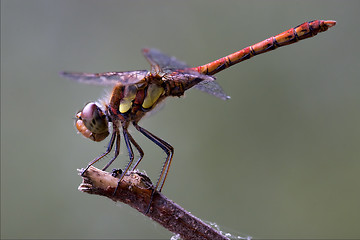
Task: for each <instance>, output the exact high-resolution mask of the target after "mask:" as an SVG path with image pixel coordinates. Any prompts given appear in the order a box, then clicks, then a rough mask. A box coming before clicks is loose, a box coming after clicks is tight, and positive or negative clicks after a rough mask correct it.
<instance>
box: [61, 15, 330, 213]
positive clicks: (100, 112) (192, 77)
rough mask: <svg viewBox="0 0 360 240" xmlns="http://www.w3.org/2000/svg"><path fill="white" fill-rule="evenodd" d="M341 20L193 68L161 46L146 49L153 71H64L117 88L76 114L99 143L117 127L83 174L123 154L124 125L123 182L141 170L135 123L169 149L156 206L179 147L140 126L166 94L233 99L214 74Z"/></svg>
mask: <svg viewBox="0 0 360 240" xmlns="http://www.w3.org/2000/svg"><path fill="white" fill-rule="evenodd" d="M335 24H336V22H335V21H331V20H328V21H324V20H315V21H311V22H306V23H303V24H301V25H299V26H297V27H294V28H291V29H289V30H287V31H285V32H283V33H280V34H278V35H276V36H274V37H270V38H268V39H266V40H264V41H262V42H259V43H256V44H254V45H252V46H249V47H246V48H244V49H242V50H240V51H238V52H235V53H232V54H230V55H228V56H226V57H223V58H220V59H218V60H216V61H213V62H210V63H208V64H205V65H202V66H198V67H193V68H191V67H188V66H187V65H186V64H185V63H183V62H181V61H179V60H177V59H176V58H174V57H169V56H167V55H165V54H163V53H161V52H160V51H158V50H155V49H143V50H142V53H143V55H144V56H145V58H146V59H147V60H148V62H149V63H150V65H151V71H147V70H139V71H129V72H106V73H95V74H88V73H77V72H63V73H62V75H63V76H64V77H66V78H70V79H72V80H75V81H78V82H82V83H89V84H96V85H104V86H113V90H112V93H111V94H110V96H109V98H108V99H107V100H105V101H104V102H101V103H98V102H90V103H88V104H86V105H85V107H84V108H83V109H82V110H81V111H79V112H78V113H77V115H76V123H75V125H76V128H77V130H78V131H79V132H80V133H81V134H82V135H83V136H85V137H86V138H89V139H91V140H93V141H96V142H100V141H102V140H104V139H105V138H106V137H107V136H108V135H109V127H110V126H112V134H111V137H110V142H109V144H108V147H107V149H106V151H105V153H104V154H102V155H101V156H99V157H97V158H95V159H94V160H93V161H91V162H90V163H89V164H88V165H87V167H86V168H85V169H84V170H83V172H82V174H84V173H85V171H87V169H88V168H89V167H90V166H91V165H93V164H94V163H96V162H97V161H99V160H100V159H102V158H103V157H104V156H106V155H107V154H109V153H110V151H111V150H112V148H113V146H114V144H115V154H114V157H113V158H112V159H111V160H110V161H109V162H108V164H106V165H105V167H104V168H103V170H104V171H105V170H106V169H107V168H108V167H109V166H110V165H111V164H112V162H113V161H114V160H115V159H116V158H117V156H118V155H119V150H120V136H121V135H120V130H122V134H123V138H124V141H125V144H126V147H127V150H128V152H129V157H130V161H129V163H128V164H127V166H126V168H125V169H124V170H123V171H122V172H121V175H120V179H119V183H120V181H121V179H122V178H123V177H124V175H125V174H126V173H127V172H128V171H129V170H135V169H136V167H137V166H138V164H139V163H140V161H141V160H142V158H143V156H144V152H143V150H142V149H141V147H140V146H139V144H138V143H137V142H136V141H135V140H134V139H133V137H132V136H131V135H130V133H129V131H128V127H129V125H130V124H132V125H133V126H134V127H135V128H136V129H137V130H138V131H139V132H141V133H142V134H143V135H144V136H145V137H147V138H148V139H150V140H151V141H152V142H154V143H155V144H156V145H158V146H159V147H160V148H161V149H162V150H164V152H165V153H166V155H167V157H166V160H165V163H164V165H163V167H162V170H161V174H160V176H159V178H158V180H157V182H156V185H155V187H154V189H153V192H152V196H151V199H150V203H149V208H150V204H151V200H152V197H153V195H154V192H155V191H156V190H158V191H161V189H162V188H163V186H164V183H165V180H166V177H167V174H168V171H169V168H170V164H171V160H172V158H173V153H174V148H173V147H172V146H171V145H170V144H169V143H167V142H165V141H164V140H162V139H161V138H159V137H157V136H155V135H154V134H152V133H150V132H149V131H148V130H146V129H144V128H142V127H140V126H139V125H138V122H139V121H140V120H141V119H142V118H143V117H144V115H145V114H146V113H148V112H149V111H151V110H153V109H154V107H155V106H156V105H158V104H159V103H160V102H162V101H163V100H164V99H165V98H167V97H169V96H176V97H180V96H182V95H183V94H184V92H185V91H186V90H188V89H190V88H192V87H195V88H197V89H199V90H201V91H204V92H207V93H210V94H212V95H214V96H216V97H219V98H221V99H224V100H225V99H228V98H229V97H228V96H227V95H226V94H225V93H224V91H223V90H222V88H221V87H220V85H218V83H217V82H216V81H215V77H213V75H214V74H216V73H218V72H220V71H222V70H224V69H226V68H228V67H230V66H232V65H234V64H236V63H239V62H241V61H244V60H247V59H249V58H251V57H253V56H255V55H258V54H261V53H265V52H268V51H271V50H274V49H276V48H278V47H282V46H285V45H289V44H292V43H295V42H297V41H299V40H302V39H305V38H309V37H313V36H315V35H316V34H317V33H319V32H324V31H326V30H328V28H330V27H333V26H334V25H335ZM109 123H111V124H109ZM132 147H135V148H136V150H137V152H138V153H139V158H138V159H137V161H136V162H135V163H134V162H133V161H134V152H133V149H132ZM115 192H116V190H115ZM149 208H148V210H149ZM148 210H147V211H148Z"/></svg>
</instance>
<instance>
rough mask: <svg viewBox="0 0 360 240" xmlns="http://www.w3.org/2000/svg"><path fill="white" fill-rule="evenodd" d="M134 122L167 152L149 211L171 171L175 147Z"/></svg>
mask: <svg viewBox="0 0 360 240" xmlns="http://www.w3.org/2000/svg"><path fill="white" fill-rule="evenodd" d="M133 124H134V127H135V128H136V129H137V130H138V131H139V132H141V133H142V134H143V135H144V136H145V137H147V138H148V139H150V140H151V141H152V142H154V143H155V144H156V145H158V146H159V147H160V148H161V149H162V150H164V152H165V153H166V154H167V157H166V160H165V163H164V165H163V167H162V169H161V173H160V176H159V178H158V180H157V182H156V185H155V188H154V189H153V191H152V193H151V198H150V203H149V206H148V208H147V210H146V213H148V212H149V210H150V205H151V202H152V200H153V198H154V194H155V191H156V190H158V191H159V192H161V189H162V188H163V186H164V183H165V180H166V177H167V174H168V172H169V168H170V164H171V161H172V158H173V155H174V148H173V147H172V146H171V145H170V144H168V143H167V142H165V141H164V140H162V139H161V138H159V137H157V136H155V135H154V134H152V133H150V132H149V131H148V130H146V129H144V128H142V127H140V126H139V125H137V123H136V122H133ZM159 186H160V187H159Z"/></svg>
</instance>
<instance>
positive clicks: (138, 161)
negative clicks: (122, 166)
mask: <svg viewBox="0 0 360 240" xmlns="http://www.w3.org/2000/svg"><path fill="white" fill-rule="evenodd" d="M128 136H129V139H130V142H131V143H132V144H133V145H134V147H135V148H136V150H137V151H138V152H139V155H140V156H139V159H138V160H137V161H136V163H135V164H134V166H133V167H132V169H131V171H134V170H135V169H136V167H137V166H138V165H139V163H140V162H141V160H142V159H143V157H144V151H143V150H142V149H141V147H140V146H139V144H138V143H137V142H136V141H135V140H134V138H133V137H132V136H131V135H130V134H128Z"/></svg>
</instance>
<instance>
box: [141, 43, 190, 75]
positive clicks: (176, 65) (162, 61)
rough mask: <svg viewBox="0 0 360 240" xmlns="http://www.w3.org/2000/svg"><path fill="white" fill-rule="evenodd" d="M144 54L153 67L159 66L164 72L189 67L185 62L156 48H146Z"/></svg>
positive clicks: (143, 50)
mask: <svg viewBox="0 0 360 240" xmlns="http://www.w3.org/2000/svg"><path fill="white" fill-rule="evenodd" d="M142 54H143V55H144V57H145V58H146V60H148V62H149V63H150V65H151V66H152V67H154V66H159V67H160V68H161V69H162V70H164V71H167V70H178V69H185V68H188V67H189V66H188V65H186V63H185V62H182V61H179V60H177V59H176V58H175V57H170V56H168V55H166V54H164V53H162V52H161V51H159V50H157V49H154V48H144V49H142Z"/></svg>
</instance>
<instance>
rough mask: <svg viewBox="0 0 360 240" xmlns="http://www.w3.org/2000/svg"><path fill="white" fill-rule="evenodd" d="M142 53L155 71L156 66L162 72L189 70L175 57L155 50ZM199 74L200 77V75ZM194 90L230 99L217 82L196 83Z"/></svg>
mask: <svg viewBox="0 0 360 240" xmlns="http://www.w3.org/2000/svg"><path fill="white" fill-rule="evenodd" d="M142 53H143V55H144V57H145V58H146V59H147V61H148V62H149V63H150V65H151V66H152V67H153V68H155V69H156V66H158V67H160V68H161V69H162V70H164V71H175V70H179V69H186V68H189V66H188V65H187V64H186V63H185V62H182V61H180V60H178V59H176V58H175V57H170V56H168V55H166V54H164V53H162V52H161V51H159V50H157V49H153V48H144V49H142ZM199 74H200V75H202V74H201V73H199ZM195 88H196V89H198V90H200V91H203V92H206V93H208V94H211V95H213V96H215V97H218V98H221V99H223V100H226V99H229V98H230V97H229V96H228V95H227V94H226V93H225V92H224V90H223V89H222V88H221V86H220V85H219V84H218V83H217V82H215V81H213V80H210V79H209V80H204V81H202V82H200V83H198V84H197V85H195Z"/></svg>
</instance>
